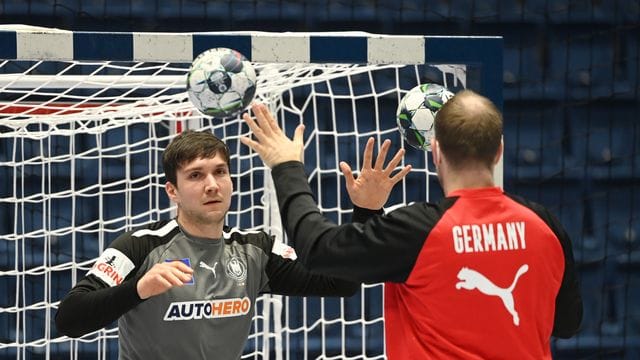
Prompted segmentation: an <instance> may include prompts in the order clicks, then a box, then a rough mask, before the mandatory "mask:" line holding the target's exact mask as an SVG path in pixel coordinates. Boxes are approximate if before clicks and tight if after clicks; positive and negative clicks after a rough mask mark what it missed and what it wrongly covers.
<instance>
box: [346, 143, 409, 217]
mask: <svg viewBox="0 0 640 360" xmlns="http://www.w3.org/2000/svg"><path fill="white" fill-rule="evenodd" d="M374 142H375V141H374V139H373V138H369V140H368V141H367V145H366V147H365V149H364V160H363V164H362V169H361V170H360V174H359V175H358V177H357V178H356V177H354V175H353V171H352V170H351V167H350V166H349V164H347V163H345V162H340V169H341V170H342V173H343V174H344V177H345V180H346V182H347V192H348V193H349V197H350V198H351V202H352V203H353V204H354V205H356V206H358V207H361V208H365V209H373V210H377V209H381V208H382V207H383V206H384V204H385V203H386V202H387V199H389V195H390V194H391V189H393V186H394V185H395V184H396V183H398V182H399V181H400V180H402V179H403V178H404V177H405V176H406V175H407V174H408V173H409V171H411V165H405V166H404V167H403V168H402V169H401V170H400V171H399V172H398V173H396V174H395V175H393V176H392V173H393V171H394V170H395V168H396V166H398V164H399V163H400V160H402V156H403V155H404V149H400V150H398V152H397V153H396V155H395V156H394V157H393V159H391V161H389V163H388V164H387V165H386V166H384V162H385V158H386V156H387V153H388V152H389V146H391V141H389V140H385V141H384V142H383V143H382V146H381V147H380V152H379V153H378V157H377V158H376V162H375V164H373V167H372V159H373V144H374Z"/></svg>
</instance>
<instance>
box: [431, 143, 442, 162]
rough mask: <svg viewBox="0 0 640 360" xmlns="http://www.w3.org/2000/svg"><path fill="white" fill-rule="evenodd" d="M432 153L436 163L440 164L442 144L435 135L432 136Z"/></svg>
mask: <svg viewBox="0 0 640 360" xmlns="http://www.w3.org/2000/svg"><path fill="white" fill-rule="evenodd" d="M431 155H433V163H434V164H436V165H437V164H439V163H440V144H439V143H438V140H436V138H435V137H432V138H431Z"/></svg>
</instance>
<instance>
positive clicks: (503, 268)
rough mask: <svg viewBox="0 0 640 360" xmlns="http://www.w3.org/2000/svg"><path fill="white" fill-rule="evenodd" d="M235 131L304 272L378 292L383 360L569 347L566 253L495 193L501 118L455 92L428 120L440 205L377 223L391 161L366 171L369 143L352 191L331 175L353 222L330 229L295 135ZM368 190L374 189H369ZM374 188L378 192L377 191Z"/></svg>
mask: <svg viewBox="0 0 640 360" xmlns="http://www.w3.org/2000/svg"><path fill="white" fill-rule="evenodd" d="M253 111H254V114H255V115H256V120H255V121H254V120H253V119H252V118H250V117H249V116H248V115H245V117H244V119H245V121H246V122H247V123H248V124H249V126H250V128H251V130H252V131H253V135H254V139H249V138H244V139H243V140H242V141H243V143H244V144H246V145H248V146H250V147H251V148H252V149H254V150H255V151H256V152H258V154H260V156H261V157H262V159H263V161H264V162H265V164H266V165H268V166H269V167H271V168H272V176H273V179H274V182H275V185H276V191H277V194H278V201H279V205H280V210H281V215H282V219H283V221H284V224H285V227H286V229H287V234H288V236H289V239H291V240H292V241H293V244H294V247H295V249H296V251H297V252H298V255H299V259H300V261H302V262H303V263H304V264H305V265H306V266H307V267H308V268H309V269H310V270H312V271H314V272H318V273H322V274H325V275H332V276H338V277H343V278H344V277H347V278H348V279H349V280H353V281H362V282H366V283H376V282H385V283H386V285H385V327H386V329H385V330H386V331H385V332H386V349H387V355H388V357H389V358H390V359H392V360H393V359H431V358H434V359H500V358H509V359H550V358H551V350H550V338H551V336H556V337H562V338H568V337H571V336H573V335H574V334H575V333H576V332H577V330H578V328H579V325H580V322H581V319H582V299H581V297H580V289H579V284H578V280H577V275H576V271H575V268H574V260H573V254H572V247H571V241H570V239H569V237H568V235H567V233H566V232H565V230H564V229H563V227H562V225H561V224H560V223H559V221H558V220H557V219H556V217H555V216H554V215H552V214H551V213H550V212H549V211H548V210H547V209H545V208H544V207H543V206H541V205H538V204H535V203H533V202H530V201H527V200H525V199H522V198H520V197H518V196H515V195H511V194H508V193H505V192H504V191H503V190H502V189H500V188H499V187H496V186H495V184H494V180H493V169H494V166H495V164H496V163H497V162H498V160H499V159H500V156H501V154H502V115H501V114H500V112H499V111H498V109H497V108H496V107H495V106H494V104H493V103H491V101H490V100H489V99H487V98H485V97H483V96H481V95H478V94H476V93H474V92H472V91H468V90H465V91H462V92H460V93H458V94H457V95H455V96H454V97H453V98H451V99H450V100H449V101H447V102H446V103H445V105H444V106H443V107H442V109H441V110H440V111H439V112H438V114H437V116H436V119H435V125H434V126H435V138H433V139H431V144H432V149H433V150H432V151H433V159H434V163H435V166H436V171H437V173H438V178H439V180H440V183H441V185H442V188H443V190H444V194H445V197H444V198H443V199H442V200H441V201H439V202H438V203H425V202H417V203H413V204H411V205H407V206H404V207H401V208H398V209H396V210H394V211H392V212H389V213H387V214H385V213H384V211H383V210H382V207H383V206H384V203H385V202H386V200H387V198H388V195H389V193H390V189H391V187H392V186H393V184H395V183H396V182H397V181H399V180H400V179H401V178H402V177H404V175H405V174H406V172H407V171H408V168H407V167H405V168H403V169H402V170H401V171H400V172H399V173H398V174H396V175H394V176H392V171H393V169H394V168H395V166H397V164H398V163H399V159H398V156H396V157H394V159H392V160H391V161H390V162H389V164H388V166H386V167H385V166H383V163H384V161H385V160H384V156H385V155H386V152H387V151H388V148H389V144H388V142H385V143H384V144H383V146H382V148H381V151H380V154H379V155H378V158H377V160H376V162H375V164H374V165H373V166H371V165H372V152H373V141H372V140H370V141H369V143H368V144H367V148H366V149H365V156H364V159H365V163H364V166H363V171H362V172H361V174H360V176H359V177H358V178H357V179H354V177H353V175H352V173H351V169H350V167H349V166H348V165H347V164H344V163H342V164H341V168H342V171H343V172H344V174H345V177H346V180H347V190H348V191H349V195H350V197H351V200H352V202H353V204H354V222H353V223H350V224H343V225H336V224H333V223H331V222H330V221H329V220H327V219H325V218H324V217H323V216H322V215H321V213H320V211H319V210H318V207H317V205H316V203H315V200H314V197H313V193H312V192H311V190H310V187H309V185H308V183H307V178H306V175H305V173H304V168H303V165H302V163H301V162H300V159H301V153H302V150H303V146H302V144H303V142H302V133H303V127H302V126H300V127H299V128H298V129H296V132H295V135H294V137H293V140H290V139H289V138H287V137H286V136H285V135H284V134H283V133H282V131H281V130H280V129H279V128H278V126H277V123H276V122H275V120H274V119H273V117H272V115H271V114H270V113H269V112H268V111H267V110H266V108H265V107H264V106H263V105H255V106H254V108H253ZM376 184H378V185H376ZM379 184H382V185H379Z"/></svg>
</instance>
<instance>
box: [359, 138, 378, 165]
mask: <svg viewBox="0 0 640 360" xmlns="http://www.w3.org/2000/svg"><path fill="white" fill-rule="evenodd" d="M374 142H375V140H374V139H373V137H370V138H369V139H368V140H367V145H366V146H365V147H364V155H363V160H362V169H363V170H365V169H371V159H372V158H373V143H374Z"/></svg>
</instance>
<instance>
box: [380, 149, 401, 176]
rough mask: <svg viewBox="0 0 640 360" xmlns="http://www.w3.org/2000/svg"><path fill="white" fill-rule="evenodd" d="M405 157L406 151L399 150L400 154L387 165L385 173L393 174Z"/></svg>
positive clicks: (397, 153)
mask: <svg viewBox="0 0 640 360" xmlns="http://www.w3.org/2000/svg"><path fill="white" fill-rule="evenodd" d="M387 150H388V148H387ZM385 155H386V151H385ZM403 156H404V149H400V150H398V152H396V154H395V155H394V156H393V158H392V159H391V161H389V163H388V164H387V167H386V168H385V169H384V171H385V172H386V173H391V172H392V171H393V169H395V168H396V167H397V166H398V164H400V161H402V157H403Z"/></svg>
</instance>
